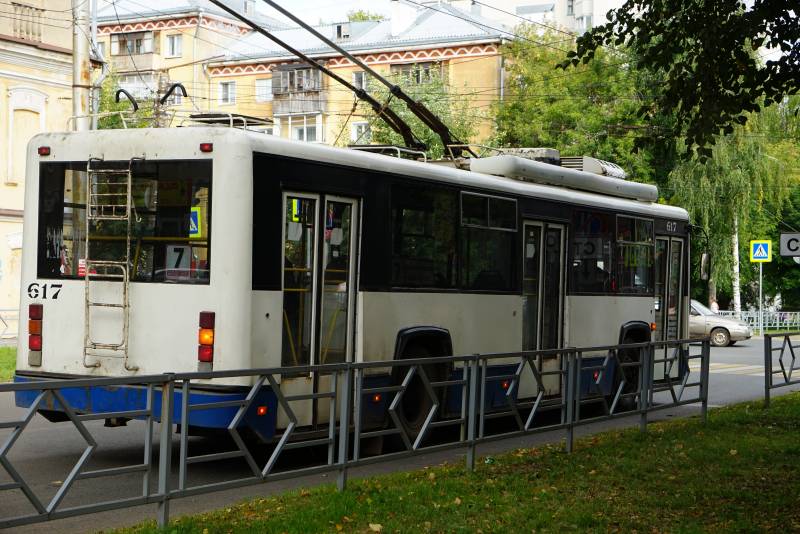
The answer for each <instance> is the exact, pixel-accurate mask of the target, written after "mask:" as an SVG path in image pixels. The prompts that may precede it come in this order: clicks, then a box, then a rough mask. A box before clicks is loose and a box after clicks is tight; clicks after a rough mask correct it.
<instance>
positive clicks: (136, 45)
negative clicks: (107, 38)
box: [111, 32, 153, 56]
mask: <svg viewBox="0 0 800 534" xmlns="http://www.w3.org/2000/svg"><path fill="white" fill-rule="evenodd" d="M152 51H153V32H138V33H120V34H115V35H112V36H111V55H112V56H119V55H133V54H149V53H151V52H152Z"/></svg>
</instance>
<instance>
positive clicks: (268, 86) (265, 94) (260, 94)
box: [253, 78, 275, 104]
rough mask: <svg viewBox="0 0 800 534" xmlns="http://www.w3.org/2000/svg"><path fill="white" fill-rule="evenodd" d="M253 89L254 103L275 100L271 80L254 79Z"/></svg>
mask: <svg viewBox="0 0 800 534" xmlns="http://www.w3.org/2000/svg"><path fill="white" fill-rule="evenodd" d="M259 82H260V83H259ZM260 85H263V87H259V86H260ZM253 89H254V92H255V101H256V102H257V103H259V104H263V103H265V102H272V100H273V99H274V98H275V95H274V94H273V92H272V78H256V79H255V80H253Z"/></svg>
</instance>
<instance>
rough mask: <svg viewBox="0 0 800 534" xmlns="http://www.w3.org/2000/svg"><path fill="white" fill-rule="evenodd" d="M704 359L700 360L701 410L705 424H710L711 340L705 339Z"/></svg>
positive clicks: (703, 347) (703, 345)
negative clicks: (709, 378)
mask: <svg viewBox="0 0 800 534" xmlns="http://www.w3.org/2000/svg"><path fill="white" fill-rule="evenodd" d="M701 350H702V353H701V354H702V358H700V388H701V390H702V391H701V395H702V396H703V397H702V398H703V404H702V407H701V408H700V410H701V412H700V414H701V417H702V419H703V423H707V422H708V375H709V371H710V369H711V340H710V339H709V338H705V339H704V340H703V344H702V349H701Z"/></svg>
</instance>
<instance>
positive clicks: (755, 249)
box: [750, 239, 772, 263]
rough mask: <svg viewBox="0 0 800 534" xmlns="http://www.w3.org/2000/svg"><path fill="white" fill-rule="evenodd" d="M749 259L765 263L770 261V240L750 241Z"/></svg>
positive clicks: (753, 261)
mask: <svg viewBox="0 0 800 534" xmlns="http://www.w3.org/2000/svg"><path fill="white" fill-rule="evenodd" d="M750 261H751V262H752V263H767V262H771V261H772V241H770V240H768V239H760V240H753V241H750Z"/></svg>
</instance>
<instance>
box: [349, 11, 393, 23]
mask: <svg viewBox="0 0 800 534" xmlns="http://www.w3.org/2000/svg"><path fill="white" fill-rule="evenodd" d="M384 18H386V17H384V16H383V15H381V14H380V13H372V12H371V11H367V10H366V9H353V10H352V11H348V12H347V20H349V21H350V22H364V21H369V20H383V19H384Z"/></svg>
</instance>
